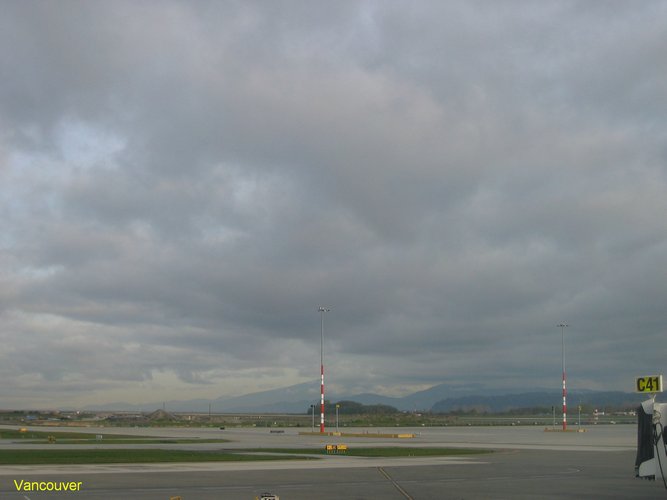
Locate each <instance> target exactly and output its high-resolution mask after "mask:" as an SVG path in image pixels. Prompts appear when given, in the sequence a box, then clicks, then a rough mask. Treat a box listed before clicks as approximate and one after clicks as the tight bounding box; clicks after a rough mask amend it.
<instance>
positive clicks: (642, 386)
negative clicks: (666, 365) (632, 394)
mask: <svg viewBox="0 0 667 500" xmlns="http://www.w3.org/2000/svg"><path fill="white" fill-rule="evenodd" d="M635 390H636V391H637V392H662V375H649V376H648V377H637V381H636V383H635Z"/></svg>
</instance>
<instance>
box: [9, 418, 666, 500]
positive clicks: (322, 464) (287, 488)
mask: <svg viewBox="0 0 667 500" xmlns="http://www.w3.org/2000/svg"><path fill="white" fill-rule="evenodd" d="M36 430H43V429H40V428H36ZM54 430H55V429H54ZM393 430H394V431H395V429H393ZM87 431H92V432H95V433H102V434H104V433H112V432H113V433H120V434H135V433H136V434H142V435H146V434H147V429H119V428H113V429H109V428H105V429H101V428H100V429H94V428H89V429H87ZM149 431H150V433H151V434H154V435H159V436H167V437H196V436H199V437H213V436H215V437H222V436H224V437H225V438H227V439H230V442H228V443H210V444H206V443H201V444H196V445H181V446H179V447H195V448H196V449H210V448H211V447H215V448H255V447H277V446H280V447H313V448H320V447H321V446H323V445H324V443H335V442H345V443H346V444H348V445H349V446H361V445H363V446H397V445H398V446H423V447H428V446H459V447H466V448H467V447H474V448H488V449H492V450H494V452H493V453H490V454H484V455H475V456H466V457H432V458H358V457H340V456H329V457H324V458H323V459H321V460H313V461H307V462H301V461H298V462H295V461H277V462H243V463H240V462H239V463H195V464H192V463H191V464H137V465H122V464H119V465H93V464H91V465H69V466H68V465H61V466H30V467H28V466H2V467H0V497H1V498H3V499H4V498H9V499H17V500H36V499H46V498H77V499H80V500H93V499H94V500H101V499H121V498H122V499H129V500H132V499H137V500H168V499H169V498H171V497H175V496H180V497H181V498H182V499H183V500H213V499H216V500H219V499H231V500H236V499H239V500H243V499H253V498H255V496H256V495H258V494H259V493H261V492H264V491H268V492H273V493H275V494H278V495H280V498H281V500H299V499H303V500H305V499H308V500H311V499H323V500H329V499H331V500H333V499H356V500H361V499H369V500H370V499H376V498H382V499H397V500H401V499H414V500H418V499H440V498H470V499H476V498H489V499H490V498H543V499H551V498H554V499H555V498H667V490H666V489H665V487H664V486H663V484H662V482H650V481H644V480H639V479H635V477H634V458H635V446H636V427H635V426H633V425H623V426H621V425H617V426H612V425H607V426H598V427H594V428H589V429H587V432H582V433H574V432H573V433H560V432H544V429H543V428H536V427H533V426H517V427H443V428H420V429H410V430H406V429H401V432H402V433H403V432H413V433H414V434H415V435H416V437H415V438H412V439H389V438H381V437H370V436H369V437H365V438H359V437H357V438H343V437H335V438H334V437H320V436H303V435H299V434H298V432H297V431H296V430H294V429H284V431H285V432H284V433H270V432H269V429H265V428H264V429H259V428H255V429H232V430H225V431H220V430H219V429H201V428H200V429H196V428H192V429H177V428H174V429H149ZM364 431H366V432H368V433H369V434H371V433H383V432H386V431H387V429H355V432H364ZM221 435H222V436H221ZM10 446H20V447H21V448H24V447H25V446H26V445H12V444H11V443H8V442H0V447H10ZM52 446H58V447H59V446H64V445H50V447H52ZM156 446H164V445H150V447H156ZM171 447H173V445H172V446H171ZM14 480H17V481H20V480H26V481H80V482H81V483H82V485H81V489H80V491H77V492H70V493H53V492H51V493H49V492H25V491H20V492H19V491H17V490H16V487H15V485H14Z"/></svg>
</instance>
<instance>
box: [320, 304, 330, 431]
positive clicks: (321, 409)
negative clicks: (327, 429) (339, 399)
mask: <svg viewBox="0 0 667 500" xmlns="http://www.w3.org/2000/svg"><path fill="white" fill-rule="evenodd" d="M317 310H318V312H319V313H320V319H321V322H320V376H321V383H320V433H324V313H325V312H329V311H330V310H331V309H328V308H326V307H322V306H320V307H319V308H318V309H317Z"/></svg>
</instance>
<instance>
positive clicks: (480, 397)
mask: <svg viewBox="0 0 667 500" xmlns="http://www.w3.org/2000/svg"><path fill="white" fill-rule="evenodd" d="M561 397H562V396H561V393H560V390H559V389H552V388H549V389H544V388H538V389H535V388H533V389H531V390H515V391H508V390H507V389H485V388H483V387H481V386H465V387H463V386H460V385H453V384H446V383H443V384H438V385H435V386H433V387H430V388H429V389H425V390H423V391H418V392H415V393H412V394H409V395H407V396H403V397H390V396H382V395H380V394H373V393H365V394H337V393H335V392H333V391H332V392H328V393H327V395H326V398H327V400H329V401H332V402H335V401H345V400H347V401H356V402H358V403H362V404H365V405H371V404H385V405H389V406H393V407H395V408H397V409H398V410H401V411H435V412H448V411H452V410H459V409H464V410H465V409H471V408H477V409H481V410H484V411H506V410H510V409H513V408H531V407H549V406H559V405H560V404H561ZM644 398H645V396H643V395H640V394H634V393H625V392H620V391H604V392H603V391H588V390H579V391H570V393H569V394H568V401H569V403H570V405H571V406H576V405H579V404H587V405H594V406H596V407H605V406H613V407H620V406H623V407H632V406H636V405H638V404H639V403H640V402H641V401H642V400H643V399H644ZM311 404H319V385H318V383H317V382H305V383H302V384H297V385H292V386H289V387H282V388H279V389H272V390H268V391H262V392H255V393H251V394H245V395H242V396H235V397H221V398H217V399H213V400H206V399H192V400H187V401H165V402H160V401H156V402H152V403H145V404H129V403H110V404H104V405H91V406H88V407H86V408H85V409H87V410H110V411H111V410H115V411H151V410H154V409H155V408H161V407H162V406H164V407H165V408H166V409H167V410H168V411H172V412H207V411H209V408H210V409H211V411H212V412H215V413H305V412H307V410H308V408H309V407H310V405H311ZM209 405H210V407H209Z"/></svg>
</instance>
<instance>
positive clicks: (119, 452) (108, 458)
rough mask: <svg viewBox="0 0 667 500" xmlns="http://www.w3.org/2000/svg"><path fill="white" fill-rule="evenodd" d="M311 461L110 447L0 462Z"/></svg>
mask: <svg viewBox="0 0 667 500" xmlns="http://www.w3.org/2000/svg"><path fill="white" fill-rule="evenodd" d="M286 459H287V460H308V459H309V458H308V457H302V456H298V455H293V456H288V455H264V454H254V453H243V451H241V452H239V453H236V452H234V453H231V452H228V451H188V450H154V449H144V450H142V449H131V450H128V449H110V450H99V449H98V450H0V465H46V464H51V465H53V464H120V463H123V464H129V463H133V464H136V463H170V462H171V463H173V462H242V461H257V460H286Z"/></svg>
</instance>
